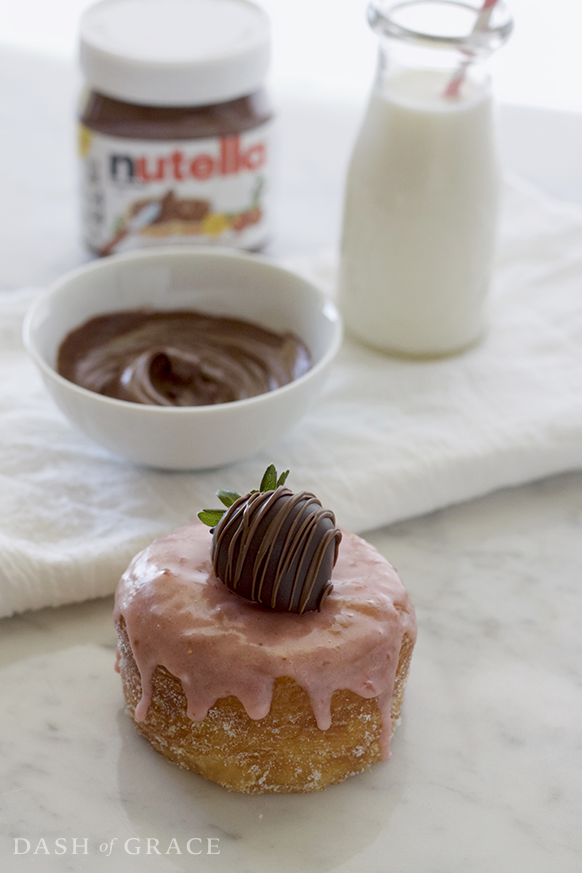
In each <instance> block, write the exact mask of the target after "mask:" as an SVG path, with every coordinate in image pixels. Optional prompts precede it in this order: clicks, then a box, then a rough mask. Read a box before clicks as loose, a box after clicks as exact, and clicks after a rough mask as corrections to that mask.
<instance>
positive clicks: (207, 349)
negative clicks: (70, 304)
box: [57, 309, 311, 406]
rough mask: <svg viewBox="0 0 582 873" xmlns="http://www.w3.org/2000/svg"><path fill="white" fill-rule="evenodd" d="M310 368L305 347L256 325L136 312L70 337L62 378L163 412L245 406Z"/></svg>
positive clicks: (92, 323) (100, 320)
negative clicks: (165, 408)
mask: <svg viewBox="0 0 582 873" xmlns="http://www.w3.org/2000/svg"><path fill="white" fill-rule="evenodd" d="M310 366H311V359H310V354H309V351H308V349H307V347H306V346H305V344H304V343H303V342H302V341H301V340H300V339H299V338H298V337H297V336H295V335H294V334H292V333H275V332H274V331H271V330H267V329H266V328H263V327H260V326H259V325H257V324H253V323H252V322H248V321H243V320H240V319H235V318H225V317H221V316H216V315H208V314H206V313H202V312H195V311H192V310H175V311H152V310H145V309H141V310H131V311H124V312H112V313H107V314H105V315H100V316H97V317H95V318H92V319H90V320H89V321H88V322H86V323H85V324H83V325H81V327H78V328H76V329H75V330H73V331H72V332H71V333H69V334H68V335H67V336H66V337H65V339H64V340H63V342H62V344H61V346H60V348H59V354H58V361H57V371H58V372H59V373H60V375H61V376H64V378H65V379H68V380H69V381H70V382H75V383H76V384H77V385H80V386H81V387H83V388H87V389H88V390H89V391H95V392H96V393H98V394H104V395H105V396H107V397H115V398H117V399H118V400H128V401H131V402H133V403H146V404H153V405H158V406H207V405H210V404H214V403H229V402H232V401H234V400H244V399H245V398H247V397H254V396H256V395H257V394H265V393H266V392H267V391H273V390H274V389H275V388H280V387H281V386H283V385H287V384H288V383H289V382H292V381H293V380H294V379H297V378H299V376H302V375H303V374H304V373H305V372H307V370H308V369H309V367H310Z"/></svg>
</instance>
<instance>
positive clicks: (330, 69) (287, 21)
mask: <svg viewBox="0 0 582 873" xmlns="http://www.w3.org/2000/svg"><path fill="white" fill-rule="evenodd" d="M508 4H509V6H510V8H511V10H512V12H513V15H514V18H515V22H516V27H515V32H514V35H513V37H512V38H511V40H510V42H509V43H508V44H507V45H506V46H505V47H504V48H503V49H502V50H501V51H500V52H499V55H498V57H497V58H496V60H495V63H494V77H495V84H496V91H497V96H498V98H499V99H500V100H502V101H504V102H509V103H520V104H525V105H530V106H543V107H553V108H556V109H566V110H576V111H581V112H582V51H581V49H580V43H581V40H582V0H508ZM89 5H91V0H0V51H1V48H2V45H1V44H2V43H8V44H12V45H19V46H23V47H27V48H33V49H37V50H41V51H44V52H49V53H51V54H56V55H60V56H64V57H69V58H72V57H74V55H75V50H76V29H77V20H78V16H79V14H80V13H81V11H82V10H83V9H84V8H85V7H87V6H89ZM262 5H263V7H264V8H265V9H266V10H267V12H268V13H269V14H270V16H271V19H272V22H273V34H274V47H275V51H274V61H273V79H274V83H275V84H277V85H285V86H286V87H291V88H293V89H294V90H297V91H299V92H300V93H301V92H305V93H306V94H308V93H314V92H325V93H326V94H330V95H333V94H337V95H343V96H346V97H347V96H350V97H355V98H357V99H360V98H363V97H364V95H365V94H366V92H367V89H368V87H369V85H370V82H371V79H372V75H373V68H374V59H375V39H374V36H373V35H372V33H371V32H370V31H369V29H368V26H367V24H366V18H365V9H366V5H367V0H262Z"/></svg>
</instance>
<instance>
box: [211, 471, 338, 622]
mask: <svg viewBox="0 0 582 873" xmlns="http://www.w3.org/2000/svg"><path fill="white" fill-rule="evenodd" d="M340 540H341V531H340V530H339V528H337V527H335V516H334V514H333V512H331V511H330V510H328V509H324V508H323V507H322V506H321V503H320V502H319V500H318V499H317V497H315V496H314V495H313V494H311V493H309V492H307V491H302V492H299V493H297V494H293V492H291V491H289V489H288V488H283V487H279V488H277V489H275V490H274V491H266V492H261V491H257V492H254V493H251V494H247V495H245V496H244V497H239V499H238V500H237V501H235V503H233V504H232V506H231V507H230V508H229V510H228V512H227V513H226V515H225V516H224V517H223V518H222V519H221V521H220V522H219V524H218V525H217V526H216V527H215V529H214V536H213V542H212V551H211V558H212V562H213V567H214V572H215V573H216V576H217V577H218V578H219V579H220V580H221V581H222V582H223V583H224V584H225V585H226V586H227V587H228V588H230V589H231V590H233V591H235V592H236V593H237V594H240V595H241V596H242V597H245V598H246V599H248V600H252V601H254V602H256V603H260V604H262V605H264V606H267V607H269V608H270V609H274V610H277V611H287V612H297V613H299V614H302V613H303V612H307V611H311V610H314V609H321V607H322V605H323V603H324V601H325V600H326V598H327V596H328V595H329V593H330V591H331V590H332V587H333V586H332V584H331V582H330V577H331V571H332V569H333V566H334V564H335V562H336V560H337V556H338V547H339V543H340Z"/></svg>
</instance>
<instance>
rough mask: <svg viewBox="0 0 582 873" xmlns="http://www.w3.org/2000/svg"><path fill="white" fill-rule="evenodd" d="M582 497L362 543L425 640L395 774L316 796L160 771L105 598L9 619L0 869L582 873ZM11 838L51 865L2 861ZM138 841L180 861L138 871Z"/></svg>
mask: <svg viewBox="0 0 582 873" xmlns="http://www.w3.org/2000/svg"><path fill="white" fill-rule="evenodd" d="M581 486H582V475H580V474H578V475H571V476H564V477H560V478H556V479H553V480H548V481H545V482H542V483H538V484H534V485H530V486H527V487H524V488H520V489H516V490H508V491H503V492H499V493H497V494H495V495H492V496H490V497H488V498H486V499H482V500H479V501H475V502H472V503H470V504H466V505H464V506H460V507H456V508H453V509H449V510H444V511H441V512H439V513H436V514H434V515H431V516H427V517H425V518H421V519H417V520H414V521H409V522H405V523H401V524H397V525H394V526H393V527H392V528H391V529H390V530H388V531H379V532H378V531H376V532H374V533H372V534H370V536H369V539H370V540H372V541H373V542H374V543H375V544H376V545H377V546H378V547H379V548H380V549H381V550H382V551H383V552H384V553H385V554H387V555H389V556H390V558H391V559H392V560H393V561H394V562H395V564H396V565H397V567H398V568H399V570H400V572H401V575H402V577H403V578H404V580H405V582H406V584H407V587H408V588H409V590H410V593H411V595H412V597H413V600H414V602H415V603H416V607H417V611H418V618H419V627H420V634H419V642H418V645H417V649H416V652H415V655H414V659H413V664H412V670H411V676H410V682H409V686H408V689H407V695H406V700H405V706H404V711H403V717H402V723H401V725H400V727H399V729H398V732H397V734H396V736H395V740H394V743H393V755H392V759H391V760H390V761H389V762H388V763H386V764H380V765H377V766H376V767H375V768H374V769H373V770H372V771H371V772H370V773H368V774H365V775H362V776H358V777H355V778H354V779H352V780H350V781H348V782H346V783H344V784H343V785H339V786H336V787H333V788H329V789H327V790H326V791H325V792H323V793H321V794H315V795H308V796H288V797H285V796H279V797H245V796H239V795H235V794H229V793H228V792H226V791H224V790H223V789H221V788H218V787H217V786H215V785H212V784H210V783H207V782H205V781H204V780H202V779H199V778H197V777H194V776H192V775H190V774H189V773H185V772H182V771H180V770H179V769H178V768H176V767H173V766H171V765H170V764H167V763H166V762H165V761H164V760H163V759H162V758H160V757H159V756H158V755H157V754H156V753H155V752H154V751H153V750H152V749H151V748H150V747H149V745H148V744H147V743H146V742H145V741H144V740H142V739H141V738H140V737H139V736H138V735H137V734H136V732H135V731H134V729H133V727H132V725H131V724H130V723H129V720H128V718H127V717H126V715H125V714H124V709H123V703H122V696H121V689H120V682H119V677H118V675H117V674H116V673H115V672H114V670H113V660H114V632H113V629H112V625H111V618H110V614H111V601H110V600H109V599H107V600H100V601H94V602H92V603H88V604H83V605H80V606H71V607H64V608H61V609H58V610H44V611H42V612H37V613H29V614H25V615H22V616H19V617H16V618H13V619H5V620H4V621H3V622H1V623H0V632H1V633H2V652H1V656H0V687H1V688H2V695H3V717H2V722H1V726H0V733H1V736H2V747H3V754H4V767H3V776H2V782H1V794H2V797H1V798H0V809H1V816H2V838H1V840H0V857H1V858H2V869H3V870H5V871H9V873H13V871H21V870H22V871H26V873H28V871H29V870H42V871H46V873H49V871H50V873H53V871H65V870H67V871H68V870H75V871H77V870H78V871H81V870H82V871H91V873H93V871H101V870H116V871H117V870H120V871H121V870H123V871H125V870H128V871H133V870H150V869H151V870H158V871H164V870H167V871H170V870H173V869H176V868H177V869H180V870H214V871H220V873H231V871H232V873H235V871H236V873H263V871H264V873H267V871H272V870H274V869H276V870H277V871H279V873H325V871H337V873H340V871H341V873H362V871H368V873H388V871H398V873H457V871H458V873H469V871H470V873H492V871H495V873H514V871H517V870H519V871H522V870H523V871H524V873H525V871H527V873H552V871H554V870H555V871H561V873H579V871H580V869H581V867H582V832H581V830H580V824H579V816H580V810H581V809H582V779H581V776H582V748H581V746H580V724H581V723H582V639H581V637H580V633H579V618H580V612H581V607H582V587H581V584H580V583H581V573H580V567H581V565H582V537H580V527H581V523H582V487H581ZM13 837H26V838H27V839H29V840H30V842H31V845H32V846H33V848H32V849H31V852H32V851H33V850H34V848H35V847H36V845H37V842H38V840H39V839H40V838H41V837H44V839H45V840H46V842H47V847H48V848H49V849H50V850H51V852H52V853H53V854H51V855H45V854H42V855H41V854H39V855H38V856H36V857H35V858H34V859H33V858H32V856H31V854H29V855H27V856H25V855H23V856H15V855H12V854H11V853H12V851H13V845H14V844H13ZM57 837H64V838H66V840H67V842H66V843H65V844H64V845H66V846H67V847H68V852H67V854H64V855H61V856H57V855H55V854H54V849H55V843H54V840H55V838H57ZM73 837H77V838H78V839H81V838H85V837H87V838H88V840H89V843H88V847H89V854H88V855H86V856H79V855H76V856H73V855H72V854H71V849H72V838H73ZM132 837H137V838H139V839H140V841H141V843H140V845H141V846H142V847H143V851H145V848H146V839H147V838H148V837H151V838H155V839H158V840H159V841H160V842H159V846H160V848H162V849H163V850H164V851H166V850H167V848H168V847H169V846H170V843H171V840H172V838H174V837H175V838H176V841H177V844H178V847H180V848H181V849H182V851H183V853H184V854H183V855H181V856H180V855H177V854H174V853H172V854H170V855H164V856H163V857H162V856H160V857H158V856H147V855H146V856H143V855H140V856H139V857H137V856H136V857H133V856H130V855H127V854H126V853H125V851H124V848H123V845H124V843H125V841H126V840H127V839H129V838H132ZM191 837H201V838H203V839H204V840H206V839H207V838H209V837H210V838H212V837H218V844H216V845H217V846H218V848H219V849H220V855H215V856H214V855H201V856H197V857H193V856H189V855H188V854H187V852H186V843H187V840H188V839H189V838H191ZM113 838H116V840H117V842H116V843H115V844H114V845H113V851H112V854H111V856H107V855H105V854H101V853H100V852H99V846H100V845H101V844H102V843H104V842H108V843H109V844H110V843H111V840H112V839H113ZM35 841H37V842H35ZM136 845H138V843H137V842H133V843H130V846H132V847H133V846H136ZM196 845H197V844H196ZM19 846H21V847H24V846H25V844H24V843H20V844H19Z"/></svg>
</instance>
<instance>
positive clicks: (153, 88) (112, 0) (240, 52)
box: [80, 0, 270, 106]
mask: <svg viewBox="0 0 582 873" xmlns="http://www.w3.org/2000/svg"><path fill="white" fill-rule="evenodd" d="M269 56H270V26H269V19H268V17H267V15H266V14H265V12H263V10H262V9H260V8H259V7H258V6H255V5H254V4H253V3H250V2H248V0H102V2H100V3H97V4H95V5H94V6H91V7H90V8H89V9H87V10H86V11H85V12H84V13H83V15H82V16H81V22H80V58H81V67H82V70H83V73H84V75H85V78H86V81H87V84H88V85H89V87H90V88H92V89H93V90H95V91H98V92H99V93H101V94H103V95H105V96H107V97H113V98H116V99H118V100H124V101H126V102H128V103H137V104H141V105H145V106H205V105H210V104H213V103H223V102H225V101H227V100H234V99H236V98H238V97H244V96H246V95H248V94H252V93H253V92H254V91H257V90H258V89H259V88H260V87H261V86H262V84H263V81H264V78H265V75H266V72H267V68H268V65H269Z"/></svg>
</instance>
